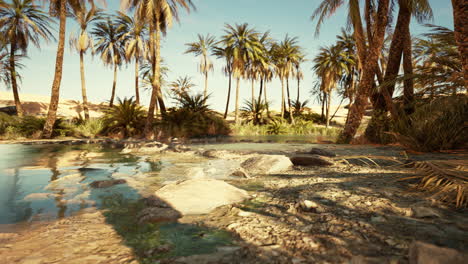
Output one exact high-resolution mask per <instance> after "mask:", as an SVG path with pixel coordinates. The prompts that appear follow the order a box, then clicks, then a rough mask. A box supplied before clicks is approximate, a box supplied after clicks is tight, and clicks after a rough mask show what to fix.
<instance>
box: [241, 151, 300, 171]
mask: <svg viewBox="0 0 468 264" xmlns="http://www.w3.org/2000/svg"><path fill="white" fill-rule="evenodd" d="M292 166H293V164H292V162H291V160H290V159H289V158H288V157H286V156H283V155H260V156H256V157H252V158H249V159H247V160H246V161H244V162H242V164H241V167H242V168H244V169H245V170H247V171H248V172H249V173H251V174H275V173H280V172H283V171H286V170H288V169H290V168H291V167H292Z"/></svg>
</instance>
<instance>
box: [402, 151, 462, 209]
mask: <svg viewBox="0 0 468 264" xmlns="http://www.w3.org/2000/svg"><path fill="white" fill-rule="evenodd" d="M409 165H410V166H411V167H413V168H414V169H415V170H416V171H417V173H418V175H416V176H411V177H405V178H403V179H401V180H410V179H418V180H419V183H418V184H417V186H416V187H415V188H416V189H420V190H424V191H427V192H431V193H432V195H433V197H434V198H436V199H438V200H440V201H445V202H449V203H454V204H455V205H456V207H457V208H460V207H468V161H465V160H438V161H419V162H412V163H410V164H409Z"/></svg>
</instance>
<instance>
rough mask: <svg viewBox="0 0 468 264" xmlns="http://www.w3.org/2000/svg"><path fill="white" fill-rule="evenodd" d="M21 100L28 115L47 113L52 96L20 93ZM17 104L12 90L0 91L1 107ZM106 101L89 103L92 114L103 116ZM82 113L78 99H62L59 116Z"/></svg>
mask: <svg viewBox="0 0 468 264" xmlns="http://www.w3.org/2000/svg"><path fill="white" fill-rule="evenodd" d="M20 100H21V103H22V104H23V108H24V110H25V112H26V114H28V115H46V114H47V109H48V107H49V102H50V97H49V96H43V95H35V94H20ZM11 105H15V104H14V101H13V94H12V93H11V92H10V91H7V92H5V91H0V107H3V106H11ZM105 105H106V104H105V103H100V104H97V103H93V102H91V103H90V105H89V109H90V112H89V114H90V116H91V117H99V116H101V113H100V110H101V109H102V108H103V107H104V106H105ZM79 113H81V115H84V114H83V113H82V108H81V102H80V101H76V100H69V99H61V100H60V103H59V108H58V113H57V115H58V116H62V117H64V116H65V117H76V116H78V114H79Z"/></svg>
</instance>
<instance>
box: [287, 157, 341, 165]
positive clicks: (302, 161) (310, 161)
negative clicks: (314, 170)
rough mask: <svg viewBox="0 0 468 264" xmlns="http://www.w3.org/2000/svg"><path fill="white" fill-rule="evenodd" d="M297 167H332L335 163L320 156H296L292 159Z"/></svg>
mask: <svg viewBox="0 0 468 264" xmlns="http://www.w3.org/2000/svg"><path fill="white" fill-rule="evenodd" d="M290 159H291V162H292V163H293V164H294V165H295V166H331V165H333V164H334V163H333V162H331V161H330V160H329V159H327V158H325V157H322V156H318V155H296V156H293V157H291V158H290Z"/></svg>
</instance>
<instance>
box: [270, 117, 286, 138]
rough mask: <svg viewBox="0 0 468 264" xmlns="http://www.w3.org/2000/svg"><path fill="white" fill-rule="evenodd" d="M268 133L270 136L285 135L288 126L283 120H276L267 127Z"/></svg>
mask: <svg viewBox="0 0 468 264" xmlns="http://www.w3.org/2000/svg"><path fill="white" fill-rule="evenodd" d="M267 133H268V134H270V135H283V134H286V133H287V125H286V123H285V122H284V121H283V120H282V119H275V120H273V121H272V122H271V123H270V124H268V125H267Z"/></svg>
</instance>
